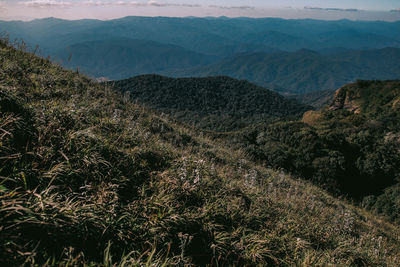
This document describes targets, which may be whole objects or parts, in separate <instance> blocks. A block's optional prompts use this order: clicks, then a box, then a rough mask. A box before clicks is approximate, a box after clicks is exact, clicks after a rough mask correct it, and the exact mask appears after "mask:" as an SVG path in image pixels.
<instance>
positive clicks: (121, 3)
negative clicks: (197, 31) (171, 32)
mask: <svg viewBox="0 0 400 267" xmlns="http://www.w3.org/2000/svg"><path fill="white" fill-rule="evenodd" d="M81 4H82V5H86V6H135V7H146V6H152V7H170V6H175V7H201V5H190V4H174V3H161V2H158V1H154V0H150V1H148V2H136V1H117V2H110V1H84V2H81Z"/></svg>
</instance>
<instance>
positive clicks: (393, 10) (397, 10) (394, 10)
mask: <svg viewBox="0 0 400 267" xmlns="http://www.w3.org/2000/svg"><path fill="white" fill-rule="evenodd" d="M390 12H400V8H398V9H392V10H390Z"/></svg>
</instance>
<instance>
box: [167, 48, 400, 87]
mask: <svg viewBox="0 0 400 267" xmlns="http://www.w3.org/2000/svg"><path fill="white" fill-rule="evenodd" d="M164 74H167V75H170V76H178V77H195V76H213V75H227V76H231V77H235V78H237V79H245V80H248V81H252V82H254V83H256V84H258V85H261V86H264V87H267V88H271V89H274V90H276V91H281V92H285V93H292V94H293V93H294V94H304V93H308V92H313V91H320V90H335V89H336V88H339V87H341V86H342V85H344V84H347V83H350V82H355V81H356V80H358V79H377V80H379V79H381V80H382V79H383V80H387V79H396V78H398V77H400V48H382V49H377V50H344V51H343V50H339V51H332V50H331V51H330V52H327V51H325V52H316V51H312V50H306V49H302V50H299V51H296V52H276V53H261V52H258V53H245V54H241V55H235V56H231V57H227V58H225V59H223V60H221V61H218V62H216V63H214V64H211V65H208V66H203V67H197V68H193V69H186V70H181V71H175V72H174V71H169V72H166V73H164Z"/></svg>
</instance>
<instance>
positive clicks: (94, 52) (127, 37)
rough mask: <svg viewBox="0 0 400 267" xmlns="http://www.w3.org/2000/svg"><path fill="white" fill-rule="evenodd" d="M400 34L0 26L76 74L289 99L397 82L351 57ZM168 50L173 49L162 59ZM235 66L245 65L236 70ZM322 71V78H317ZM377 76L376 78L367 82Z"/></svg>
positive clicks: (235, 23) (298, 27) (130, 24)
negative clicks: (156, 77)
mask: <svg viewBox="0 0 400 267" xmlns="http://www.w3.org/2000/svg"><path fill="white" fill-rule="evenodd" d="M399 28H400V22H382V21H350V20H337V21H322V20H310V19H294V20H285V19H277V18H257V19H255V18H225V17H221V18H196V17H187V18H172V17H125V18H121V19H114V20H108V21H101V20H75V21H68V20H62V19H55V18H46V19H37V20H33V21H29V22H22V21H0V29H1V30H2V31H4V32H7V33H9V34H10V37H11V39H14V38H22V39H23V40H25V41H26V42H27V44H28V45H29V46H30V47H32V48H34V47H35V46H36V45H37V44H38V45H39V47H40V50H41V53H40V54H41V55H44V56H47V55H50V56H51V58H53V59H54V60H55V61H56V62H62V64H63V66H66V67H69V68H76V67H79V68H80V69H82V70H84V72H85V73H86V74H88V75H90V76H93V77H98V76H101V77H111V78H115V79H122V78H129V77H131V76H133V75H138V74H144V73H157V74H162V75H167V76H173V75H175V74H176V76H177V77H180V76H187V75H189V76H192V75H204V76H209V75H229V76H232V77H234V78H239V79H248V80H250V81H252V82H255V83H257V84H260V85H262V86H267V87H269V88H271V89H274V90H281V91H289V92H292V93H304V92H309V91H315V90H327V89H336V88H337V87H340V86H342V85H343V84H346V83H349V82H353V81H355V79H395V78H399V77H398V73H394V71H392V72H391V71H390V68H393V67H394V65H393V64H390V67H389V68H388V69H389V71H387V70H384V71H379V69H382V66H383V67H384V65H382V66H381V65H379V66H378V67H376V69H368V68H369V67H368V68H366V67H363V66H361V67H360V65H359V64H358V63H357V64H353V62H352V60H354V58H353V56H352V55H351V54H352V53H355V54H357V53H362V55H360V56H361V58H360V59H362V58H363V57H368V55H366V54H365V53H364V52H357V50H373V49H383V48H387V47H393V48H400V31H399V30H398V29H399ZM116 40H119V42H116ZM137 40H141V41H140V42H155V43H157V45H156V44H155V43H149V48H150V47H152V48H153V49H152V51H148V52H145V53H143V50H142V49H143V47H142V48H139V49H138V50H137V51H135V50H136V49H137V48H138V46H137V44H134V43H135V42H137ZM171 46H175V48H176V49H172V48H171ZM167 47H169V48H170V49H171V50H169V51H168V52H166V50H168V48H167ZM178 47H179V48H178ZM304 49H306V50H307V51H308V50H314V51H317V52H318V51H321V54H323V55H324V56H326V57H325V58H317V59H316V58H313V57H312V56H306V55H305V54H307V53H305V51H306V50H304ZM349 49H353V50H354V51H348V50H349ZM178 50H182V51H178ZM346 51H347V52H348V55H347V57H349V58H348V59H346V60H336V57H339V58H341V57H342V59H343V58H345V57H346V55H339V56H338V55H337V54H338V53H339V52H343V53H346ZM279 52H282V53H284V54H280V55H279V56H280V57H282V58H283V61H282V62H279V61H277V62H275V61H274V59H272V58H270V56H268V55H272V54H273V55H275V54H276V53H279ZM285 52H293V53H294V54H290V55H287V54H285ZM242 53H246V54H245V55H243V54H242ZM254 53H264V54H265V55H262V54H254ZM128 54H129V55H128ZM70 55H72V57H71V60H70V61H68V60H67V59H68V58H69V57H70ZM298 56H300V57H298ZM328 56H331V58H329V57H328ZM201 57H203V58H201ZM242 57H248V58H249V59H248V60H246V59H245V58H242ZM272 57H273V56H272ZM350 57H351V58H350ZM378 57H379V55H378ZM233 58H236V59H235V60H233ZM211 59H212V60H211ZM261 59H262V60H263V62H261V61H260V60H261ZM214 60H221V61H220V62H219V63H218V64H219V65H218V66H216V67H215V68H214V69H213V66H211V67H207V69H205V70H204V69H202V70H197V69H196V71H194V70H193V68H197V67H201V66H204V65H205V64H208V63H212V62H215V61H214ZM249 60H250V61H249ZM266 60H271V61H272V63H269V62H267V63H266ZM321 60H322V61H321ZM363 60H364V59H363ZM356 61H357V59H356ZM151 62H154V65H153V64H152V63H151ZM116 63H121V66H120V67H118V66H116ZM239 63H240V64H243V66H237V64H239ZM389 63H391V61H390V58H389ZM226 64H228V67H229V68H227V66H226ZM265 64H268V66H265ZM230 65H232V66H230ZM234 66H236V67H235V68H234ZM292 66H295V67H292ZM296 66H297V67H298V68H300V70H299V69H298V68H297V67H296ZM182 69H183V71H182ZM302 69H304V70H302ZM178 70H179V71H178ZM222 70H223V71H222ZM320 71H324V72H325V73H326V74H324V75H320V74H318V72H320ZM314 72H316V73H317V74H314ZM375 72H376V73H378V74H379V75H377V76H371V74H374V73H375ZM386 73H387V75H383V74H386ZM393 73H394V74H396V75H395V76H394V75H392V74H393ZM381 74H382V75H381ZM369 76H371V77H369Z"/></svg>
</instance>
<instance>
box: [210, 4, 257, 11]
mask: <svg viewBox="0 0 400 267" xmlns="http://www.w3.org/2000/svg"><path fill="white" fill-rule="evenodd" d="M208 7H212V8H219V9H241V10H248V9H255V7H254V6H217V5H209V6H208Z"/></svg>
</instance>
